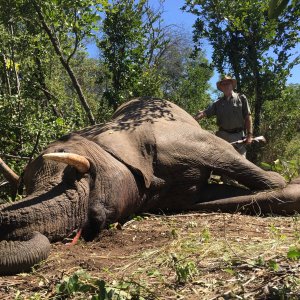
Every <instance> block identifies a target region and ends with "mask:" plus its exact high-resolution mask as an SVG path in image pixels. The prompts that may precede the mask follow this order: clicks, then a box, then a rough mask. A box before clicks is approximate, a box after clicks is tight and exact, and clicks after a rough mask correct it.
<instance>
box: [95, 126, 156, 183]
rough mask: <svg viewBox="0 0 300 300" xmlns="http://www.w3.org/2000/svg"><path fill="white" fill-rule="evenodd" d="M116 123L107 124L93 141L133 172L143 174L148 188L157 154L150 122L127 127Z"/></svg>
mask: <svg viewBox="0 0 300 300" xmlns="http://www.w3.org/2000/svg"><path fill="white" fill-rule="evenodd" d="M115 125H116V124H115V123H108V124H106V125H105V126H104V127H102V129H101V131H102V132H101V133H100V134H99V135H96V136H95V137H94V138H93V141H94V142H96V143H97V144H98V145H100V146H101V147H102V148H103V149H104V150H105V151H107V152H108V153H110V154H111V155H113V156H114V157H115V158H117V159H118V160H119V161H121V162H122V163H124V164H125V165H126V166H128V168H129V169H131V170H132V171H133V172H135V173H137V174H139V175H142V177H143V179H144V182H145V186H146V187H147V188H148V187H149V186H150V184H151V182H152V179H153V159H154V157H155V156H156V142H155V137H154V134H153V132H152V130H151V129H150V126H149V124H147V122H146V123H143V124H140V125H139V126H137V127H134V128H126V129H120V128H119V127H118V128H116V126H115Z"/></svg>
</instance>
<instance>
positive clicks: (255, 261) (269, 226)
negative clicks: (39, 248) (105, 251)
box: [15, 214, 300, 300]
mask: <svg viewBox="0 0 300 300" xmlns="http://www.w3.org/2000/svg"><path fill="white" fill-rule="evenodd" d="M299 220H300V218H299V217H298V216H294V217H289V218H279V217H268V218H260V217H249V216H241V215H239V214H235V215H229V214H186V215H177V216H159V217H158V216H147V217H142V218H136V220H133V221H130V223H128V224H125V225H124V226H123V228H122V229H121V230H123V231H124V233H126V234H127V235H126V236H128V238H132V240H133V241H134V242H136V243H137V245H136V252H134V253H131V252H130V254H129V255H128V256H127V257H126V256H124V257H114V259H115V260H119V263H118V265H113V266H111V267H109V266H108V267H106V268H102V270H93V269H90V270H89V269H84V268H81V267H78V268H77V269H76V270H75V271H74V270H64V274H63V276H62V277H61V278H58V279H57V281H56V282H55V283H53V284H52V286H51V287H49V282H46V281H42V282H43V283H41V282H40V283H39V284H40V292H35V293H33V294H30V293H27V294H26V295H25V293H24V291H20V290H18V291H16V292H15V299H18V300H23V299H30V300H33V299H92V300H100V299H101V300H104V299H105V300H115V299H118V300H127V299H128V300H129V299H131V300H135V299H136V300H137V299H140V300H143V299H147V300H148V299H149V300H151V299H300V279H299V278H300V271H299V266H300V236H299V225H300V223H299ZM154 227H155V230H156V231H158V232H159V233H160V234H161V235H162V236H164V241H165V242H162V243H160V244H154V245H153V246H152V247H148V248H147V247H146V248H140V245H139V244H138V243H139V242H138V236H139V235H138V234H139V232H145V231H146V232H151V228H154ZM117 228H118V227H117ZM110 230H112V231H116V230H120V229H116V228H112V229H110ZM87 247H88V245H87ZM48 261H49V262H48V263H51V257H50V258H49V259H48ZM34 275H35V276H45V275H42V274H40V273H39V270H38V269H37V270H36V274H32V275H27V276H34ZM47 285H48V287H47V288H46V286H47ZM43 290H44V292H43Z"/></svg>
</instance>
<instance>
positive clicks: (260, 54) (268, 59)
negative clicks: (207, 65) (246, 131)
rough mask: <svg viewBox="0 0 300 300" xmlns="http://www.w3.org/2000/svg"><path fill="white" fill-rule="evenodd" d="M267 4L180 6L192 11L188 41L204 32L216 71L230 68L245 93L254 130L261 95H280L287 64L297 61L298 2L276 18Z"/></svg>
mask: <svg viewBox="0 0 300 300" xmlns="http://www.w3.org/2000/svg"><path fill="white" fill-rule="evenodd" d="M268 4H269V2H268V1H267V0H253V1H231V2H228V1H224V0H222V1H214V0H210V1H190V0H187V1H186V5H185V7H184V9H185V10H188V11H190V12H191V13H193V14H196V15H197V16H198V19H197V21H196V23H195V25H194V27H195V31H194V41H195V42H199V41H201V40H202V39H204V38H207V39H208V40H209V42H210V43H211V44H212V46H213V55H212V58H213V63H214V65H215V67H216V68H217V70H218V72H219V73H221V74H224V73H233V75H234V76H235V77H236V79H237V81H238V89H239V90H240V91H243V92H245V93H246V94H247V95H248V96H249V98H250V100H251V104H252V107H253V108H254V132H255V134H258V133H259V130H260V122H261V115H262V106H263V103H264V101H266V100H268V99H276V98H277V97H278V95H280V91H281V90H282V89H283V88H284V86H285V84H286V79H287V77H288V75H289V74H290V72H291V69H292V67H293V66H294V65H295V64H297V63H299V56H297V57H296V58H294V59H292V53H291V50H293V49H294V48H295V47H296V45H297V44H298V43H299V36H298V31H299V29H300V27H299V16H300V3H295V4H294V5H291V6H288V7H287V9H286V10H285V11H284V12H283V13H282V14H281V16H280V20H278V19H269V18H268V14H267V11H268ZM198 47H201V44H199V46H198Z"/></svg>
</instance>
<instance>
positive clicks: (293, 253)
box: [287, 246, 300, 260]
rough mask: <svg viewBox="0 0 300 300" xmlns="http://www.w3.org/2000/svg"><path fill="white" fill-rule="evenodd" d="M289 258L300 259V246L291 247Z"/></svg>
mask: <svg viewBox="0 0 300 300" xmlns="http://www.w3.org/2000/svg"><path fill="white" fill-rule="evenodd" d="M287 257H288V259H291V260H299V259H300V248H299V247H295V246H293V247H290V248H289V251H288V253H287Z"/></svg>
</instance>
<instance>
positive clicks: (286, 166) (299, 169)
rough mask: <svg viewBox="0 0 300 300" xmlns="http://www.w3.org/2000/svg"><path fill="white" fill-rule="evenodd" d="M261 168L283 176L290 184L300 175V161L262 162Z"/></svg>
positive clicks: (278, 160) (277, 160) (279, 160)
mask: <svg viewBox="0 0 300 300" xmlns="http://www.w3.org/2000/svg"><path fill="white" fill-rule="evenodd" d="M261 167H262V168H264V169H266V170H268V171H275V172H277V173H279V174H281V175H282V176H283V177H284V178H285V179H286V180H287V181H288V182H289V181H291V180H292V179H293V178H296V177H298V176H299V175H300V160H299V159H298V160H291V161H285V160H281V159H276V160H275V161H273V162H272V163H266V162H262V163H261Z"/></svg>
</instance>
